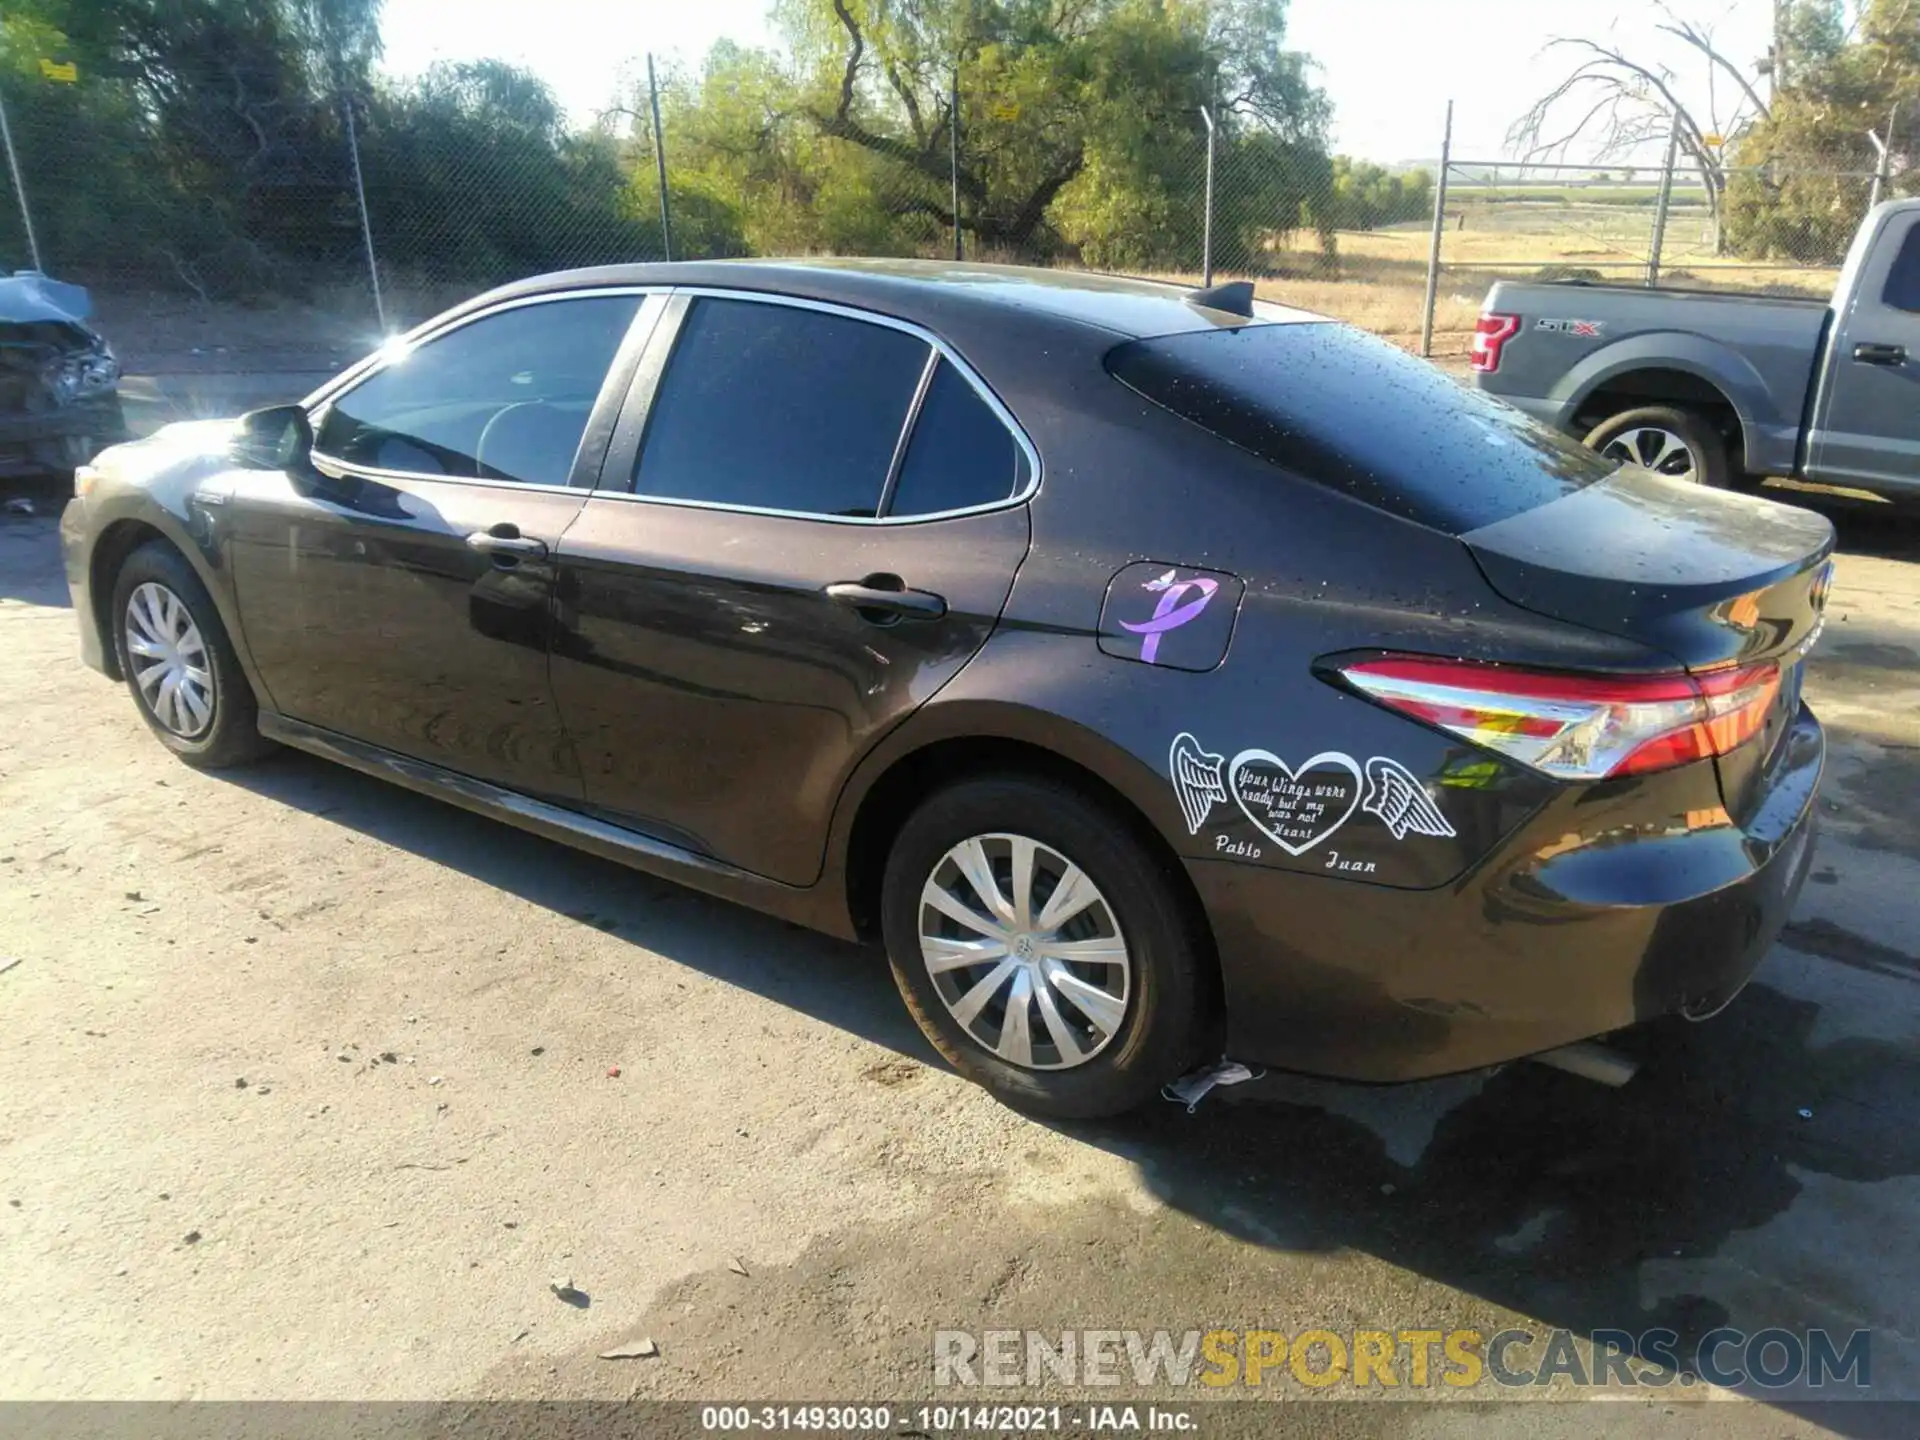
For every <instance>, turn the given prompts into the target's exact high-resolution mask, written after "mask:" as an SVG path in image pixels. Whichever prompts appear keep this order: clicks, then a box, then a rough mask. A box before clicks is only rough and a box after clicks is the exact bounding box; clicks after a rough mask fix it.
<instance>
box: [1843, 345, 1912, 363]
mask: <svg viewBox="0 0 1920 1440" xmlns="http://www.w3.org/2000/svg"><path fill="white" fill-rule="evenodd" d="M1853 358H1854V359H1856V360H1858V361H1859V362H1860V363H1861V364H1862V365H1904V364H1906V363H1907V347H1906V346H1904V345H1875V344H1864V345H1856V346H1854V347H1853Z"/></svg>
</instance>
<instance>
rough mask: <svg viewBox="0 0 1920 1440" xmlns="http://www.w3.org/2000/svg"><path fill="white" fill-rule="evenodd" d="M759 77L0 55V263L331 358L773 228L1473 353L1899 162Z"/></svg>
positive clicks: (1808, 279)
mask: <svg viewBox="0 0 1920 1440" xmlns="http://www.w3.org/2000/svg"><path fill="white" fill-rule="evenodd" d="M651 69H652V67H651V66H650V65H649V67H648V70H649V74H650V75H651ZM751 79H752V77H751V76H750V75H749V76H747V77H746V78H744V79H743V78H741V77H739V76H735V77H733V78H731V79H730V80H729V81H728V82H727V83H726V84H725V85H724V86H720V87H718V89H716V85H715V82H714V80H713V77H712V76H711V75H708V76H705V77H694V76H688V75H684V74H677V73H676V74H667V73H661V74H659V75H658V76H657V80H654V81H650V80H641V81H640V82H639V83H638V84H637V85H636V86H635V90H634V94H633V96H632V98H631V100H630V103H629V104H627V105H625V106H618V107H614V108H612V109H610V110H609V111H608V112H607V113H605V114H603V115H600V116H598V117H595V118H594V119H593V120H592V121H591V123H588V124H585V125H580V124H573V123H569V120H568V117H567V116H566V115H565V113H564V112H563V111H562V110H561V108H560V107H559V105H558V104H557V102H556V101H555V100H554V97H553V95H552V94H551V92H550V91H548V90H547V89H546V88H545V87H544V86H543V85H541V84H540V83H539V81H537V80H536V79H534V78H533V77H531V76H529V75H527V74H526V73H525V72H523V71H520V70H517V69H514V68H513V67H511V66H507V65H504V64H498V63H493V62H477V63H470V64H461V65H448V66H440V67H436V68H435V69H434V70H432V71H430V72H428V74H427V75H425V76H424V77H421V78H419V79H417V80H414V81H411V82H408V83H406V84H404V85H402V84H380V85H376V86H373V87H361V88H360V89H357V90H356V89H354V88H352V87H348V86H330V85H328V84H326V83H324V82H321V81H315V80H313V79H312V77H307V78H306V79H305V80H304V81H303V82H302V83H299V84H290V83H288V81H287V77H285V76H279V75H264V74H253V73H249V72H248V71H247V70H246V69H245V68H244V67H240V66H237V65H236V66H230V67H226V68H223V69H221V70H219V71H217V72H212V73H208V74H205V75H197V76H193V77H178V76H176V77H172V79H171V80H170V82H169V84H168V88H167V89H166V90H165V91H164V93H163V92H161V91H158V90H156V88H155V83H154V82H153V80H152V79H151V78H142V77H140V76H138V75H122V76H116V75H81V74H77V73H72V72H71V67H69V72H68V73H65V74H56V75H52V76H48V75H44V74H43V75H36V74H34V73H33V72H31V71H26V70H19V69H13V70H6V71H0V101H4V104H5V107H6V113H7V118H8V121H9V129H8V133H9V136H10V145H9V150H10V160H11V161H12V164H13V167H14V168H13V170H12V171H11V172H10V173H11V179H10V193H9V195H8V197H7V200H8V203H6V204H5V205H4V206H0V267H4V268H9V269H11V268H18V267H25V266H30V265H31V266H35V267H36V268H41V269H44V270H46V271H47V272H48V273H51V274H54V275H56V276H58V277H60V278H62V279H67V280H71V281H75V282H77V283H80V284H83V285H86V286H88V287H90V288H91V289H92V290H93V291H94V293H95V298H96V301H97V304H98V307H99V311H100V314H101V324H102V328H103V329H105V330H106V331H107V332H108V333H109V335H110V336H111V337H112V338H113V339H114V341H115V343H116V344H117V345H118V346H119V347H120V349H121V351H122V353H123V355H124V356H125V357H126V358H127V360H128V364H129V369H130V370H138V369H141V368H143V367H152V368H163V367H166V366H176V367H185V368H193V367H194V366H195V365H206V366H209V367H215V366H218V367H226V368H233V369H242V368H246V367H249V366H254V367H265V368H282V369H303V368H313V369H325V368H329V367H330V366H332V365H333V364H335V363H338V362H339V361H341V360H343V359H346V358H351V357H352V355H354V354H356V353H359V352H361V351H364V350H365V349H367V348H369V346H370V345H371V344H373V343H377V341H378V338H379V337H380V335H381V334H383V333H388V332H391V331H394V330H397V329H400V328H403V327H404V326H406V325H408V324H410V323H412V322H414V321H417V320H419V319H421V318H424V317H425V316H427V315H430V314H432V313H434V312H435V311H437V310H438V309H440V308H442V307H444V306H445V305H446V304H448V303H450V302H452V301H453V300H455V299H458V298H460V297H462V296H464V295H468V294H471V293H473V292H475V291H477V290H480V289H483V288H485V287H487V286H490V285H494V284H498V283H501V282H503V281H507V280H511V279H514V278H517V277H520V276H524V275H528V274H533V273H538V272H540V271H545V270H553V269H562V268H569V267H574V266H584V265H595V264H604V263H618V262H628V261H645V260H659V259H663V258H668V257H671V258H674V259H690V258H700V257H716V256H746V255H794V254H800V255H823V254H835V255H883V256H922V257H930V258H932V257H951V256H954V255H961V256H964V257H965V258H967V259H977V260H990V261H999V262H1011V263H1019V264H1033V265H1055V266H1079V267H1084V268H1088V269H1096V270H1108V271H1118V272H1124V273H1130V274H1144V275H1155V276H1163V277H1166V278H1170V279H1176V280H1182V281H1190V282H1192V283H1196V284H1197V283H1200V282H1202V281H1203V280H1205V279H1208V278H1211V279H1213V280H1216V281H1218V280H1224V279H1231V278H1251V279H1253V280H1255V281H1256V282H1257V284H1258V288H1259V293H1260V294H1261V295H1262V296H1263V297H1266V298H1271V299H1276V300H1282V301H1285V302H1288V303H1293V304H1297V305H1302V306H1305V307H1307V308H1311V309H1315V310H1319V311H1322V312H1324V313H1328V314H1332V315H1335V316H1338V317H1340V318H1343V319H1347V320H1351V321H1353V322H1354V323H1356V324H1360V325H1362V326H1365V327H1367V328H1369V329H1372V330H1374V331H1376V332H1379V333H1381V334H1384V335H1386V336H1388V337H1389V338H1391V339H1394V340H1396V341H1397V342H1399V343H1402V344H1405V345H1407V346H1408V347H1409V348H1415V349H1421V348H1426V349H1429V350H1430V352H1431V353H1434V354H1436V355H1441V356H1445V355H1450V354H1464V353H1465V351H1466V349H1467V347H1468V344H1469V342H1470V338H1471V332H1472V329H1473V324H1474V319H1475V317H1476V316H1477V314H1478V310H1479V307H1480V302H1481V299H1482V297H1483V296H1484V294H1485V291H1486V287H1487V286H1488V285H1489V284H1491V283H1492V281H1493V280H1495V279H1498V278H1500V277H1502V276H1509V277H1517V276H1526V277H1536V278H1563V279H1591V280H1606V281H1628V282H1632V283H1656V282H1657V283H1661V284H1702V285H1716V286H1726V287H1730V288H1734V287H1737V288H1763V289H1779V288H1787V289H1792V290H1795V291H1799V292H1803V293H1822V292H1824V291H1826V290H1829V289H1830V288H1831V285H1832V282H1833V276H1834V274H1835V270H1836V267H1837V265H1838V262H1839V259H1840V256H1841V255H1842V254H1843V253H1844V250H1845V247H1846V243H1847V240H1848V238H1849V237H1850V236H1851V234H1852V232H1853V229H1854V227H1855V225H1856V224H1857V223H1858V221H1859V218H1860V217H1861V216H1862V215H1863V214H1864V213H1865V211H1866V209H1867V208H1868V206H1869V203H1870V202H1871V200H1872V199H1873V198H1874V197H1875V196H1877V195H1880V194H1883V193H1894V192H1895V190H1897V189H1898V188H1899V187H1900V185H1901V184H1903V183H1908V182H1910V181H1911V180H1912V178H1913V177H1896V176H1892V175H1889V174H1887V173H1885V172H1884V171H1883V172H1881V173H1877V174H1876V173H1875V172H1873V171H1870V170H1862V169H1860V168H1859V166H1858V164H1857V163H1853V164H1835V165H1834V166H1832V167H1823V166H1819V165H1799V166H1795V167H1785V166H1771V167H1763V168H1758V169H1740V168H1730V169H1726V170H1724V171H1719V172H1716V173H1715V174H1714V175H1713V176H1711V177H1707V178H1703V177H1702V176H1701V175H1700V174H1698V173H1697V172H1695V171H1693V170H1689V169H1684V168H1681V167H1675V166H1673V165H1672V164H1671V162H1669V163H1668V164H1664V165H1653V166H1648V165H1646V164H1644V163H1641V164H1633V165H1625V164H1616V165H1586V166H1581V165H1557V166H1556V165H1541V164H1529V165H1519V164H1516V163H1515V162H1513V161H1510V160H1507V161H1487V162H1476V161H1471V160H1463V159H1459V158H1454V157H1447V158H1446V159H1444V160H1443V161H1442V162H1437V163H1434V164H1431V165H1427V166H1418V165H1416V166H1410V167H1401V168H1399V169H1397V170H1394V171H1389V170H1387V169H1385V168H1383V167H1379V166H1373V165H1367V164H1362V163H1358V162H1351V161H1348V160H1346V159H1345V158H1344V157H1330V156H1329V155H1328V154H1327V153H1326V152H1325V150H1324V148H1323V147H1321V146H1320V145H1319V144H1318V143H1316V142H1314V141H1313V140H1311V139H1309V138H1289V137H1288V136H1287V135H1285V134H1284V133H1282V132H1281V131H1279V130H1277V129H1276V128H1275V127H1272V126H1262V125H1257V124H1254V123H1252V122H1250V121H1249V120H1247V119H1246V118H1245V117H1243V116H1240V115H1237V114H1233V113H1226V112H1216V111H1215V110H1214V109H1213V108H1211V107H1209V106H1206V105H1193V106H1187V105H1184V104H1167V103H1165V101H1164V99H1159V100H1156V99H1153V98H1152V97H1144V98H1143V99H1142V102H1141V110H1140V113H1139V115H1137V116H1135V117H1133V118H1134V120H1135V122H1136V123H1135V125H1134V127H1133V130H1132V132H1131V133H1130V135H1129V137H1128V143H1127V144H1125V145H1124V146H1122V145H1117V144H1113V143H1110V142H1106V141H1101V142H1090V141H1089V140H1088V139H1087V138H1086V132H1085V130H1084V127H1080V126H1077V125H1076V124H1075V123H1074V117H1073V116H1072V115H1071V114H1069V113H1066V112H1065V111H1064V110H1062V111H1061V113H1057V114H1056V113H1054V110H1053V109H1052V108H1050V107H1055V106H1056V102H1055V101H1054V100H1052V99H1051V98H1050V97H1048V96H1045V95H1038V96H1033V95H1028V96H1014V95H1009V94H1006V93H1003V92H1001V91H999V90H995V89H992V88H991V87H987V86H984V85H976V86H969V84H968V83H967V77H966V75H965V74H964V73H963V74H962V75H961V76H959V77H958V78H957V80H956V79H953V78H952V77H948V78H947V80H946V82H945V83H944V84H940V85H938V86H937V87H935V88H934V89H931V90H925V89H923V90H922V91H921V92H919V94H918V96H917V97H916V98H913V99H911V100H909V99H906V97H907V96H909V95H912V94H913V93H914V92H912V91H909V90H903V91H902V97H903V101H902V103H900V104H896V105H894V106H893V107H892V108H891V110H890V111H888V112H886V113H884V114H879V113H876V112H872V111H869V112H868V113H866V114H865V115H864V116H857V115H852V114H850V113H849V112H848V111H847V110H846V109H845V107H844V105H843V107H842V110H841V111H840V112H834V111H832V110H831V109H825V110H823V109H818V108H814V109H809V108H807V107H806V106H804V105H794V104H791V103H786V102H780V103H776V102H775V101H774V99H772V98H770V97H769V96H767V95H762V94H759V93H758V92H756V91H755V90H754V88H753V85H752V83H751ZM942 92H944V93H942ZM288 94H295V95H299V96H302V97H304V98H302V99H299V100H297V101H291V102H290V101H287V100H285V99H283V98H279V97H284V96H286V95H288ZM1156 105H1158V106H1160V108H1159V109H1157V110H1156V109H1155V108H1154V106H1156ZM1435 138H1436V140H1439V139H1440V138H1441V137H1440V136H1439V135H1438V134H1436V137H1435ZM1436 149H1437V151H1438V152H1439V153H1441V154H1443V155H1444V154H1445V151H1446V147H1445V145H1444V144H1442V145H1440V146H1437V147H1436ZM1443 177H1444V183H1443ZM1436 242H1437V243H1436ZM1427 331H1431V337H1430V340H1423V337H1424V335H1425V332H1427Z"/></svg>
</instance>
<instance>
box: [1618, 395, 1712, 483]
mask: <svg viewBox="0 0 1920 1440" xmlns="http://www.w3.org/2000/svg"><path fill="white" fill-rule="evenodd" d="M1585 443H1586V445H1587V448H1588V449H1590V450H1595V451H1598V452H1599V453H1600V454H1601V455H1603V456H1607V457H1608V458H1611V459H1617V460H1620V461H1622V462H1623V463H1626V464H1634V465H1644V466H1646V468H1647V469H1649V470H1652V471H1654V472H1656V473H1657V474H1662V475H1667V476H1670V477H1671V478H1673V479H1677V480H1690V481H1693V482H1694V483H1695V484H1699V485H1705V486H1708V487H1709V488H1711V489H1715V490H1724V489H1726V488H1727V487H1728V486H1730V485H1731V484H1732V483H1733V463H1732V461H1731V460H1729V459H1728V458H1727V444H1726V441H1725V440H1723V439H1722V438H1721V436H1720V432H1719V431H1718V430H1716V429H1715V428H1714V426H1713V422H1712V421H1710V420H1708V419H1707V417H1706V416H1704V415H1701V414H1699V413H1698V412H1697V411H1693V410H1681V409H1678V408H1676V407H1674V406H1671V405H1647V406H1643V407H1641V408H1640V409H1638V410H1623V411H1622V412H1621V413H1620V414H1618V415H1613V416H1610V417H1608V418H1607V419H1606V420H1604V421H1602V422H1601V423H1600V424H1598V425H1596V426H1594V427H1593V429H1592V430H1591V431H1589V432H1588V434H1587V438H1586V442H1585Z"/></svg>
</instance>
